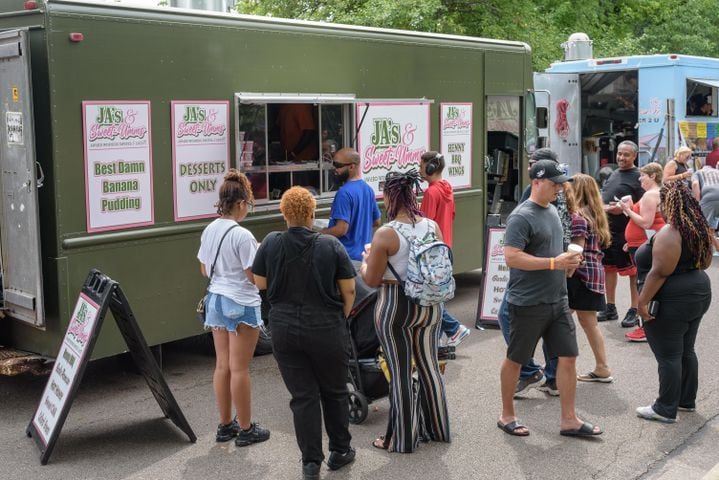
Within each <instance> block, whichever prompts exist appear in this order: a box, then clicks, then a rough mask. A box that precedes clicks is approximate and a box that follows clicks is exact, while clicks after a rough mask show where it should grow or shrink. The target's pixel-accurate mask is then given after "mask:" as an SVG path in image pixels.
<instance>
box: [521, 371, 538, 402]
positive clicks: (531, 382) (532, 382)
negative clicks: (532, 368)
mask: <svg viewBox="0 0 719 480" xmlns="http://www.w3.org/2000/svg"><path fill="white" fill-rule="evenodd" d="M543 379H544V372H543V371H541V370H537V371H536V372H534V375H532V376H531V377H528V378H525V379H521V380H519V381H518V382H517V387H516V388H515V389H514V398H517V397H521V396H522V395H524V394H525V393H527V392H528V391H530V390H531V389H533V388H536V387H538V386H539V383H540V382H541V381H542V380H543Z"/></svg>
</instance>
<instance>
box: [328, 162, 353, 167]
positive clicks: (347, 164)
mask: <svg viewBox="0 0 719 480" xmlns="http://www.w3.org/2000/svg"><path fill="white" fill-rule="evenodd" d="M350 165H352V163H342V162H332V166H333V167H335V168H344V167H348V166H350Z"/></svg>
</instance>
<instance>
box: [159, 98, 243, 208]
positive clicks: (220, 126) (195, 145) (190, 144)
mask: <svg viewBox="0 0 719 480" xmlns="http://www.w3.org/2000/svg"><path fill="white" fill-rule="evenodd" d="M229 126H230V102H228V101H203V102H183V101H173V102H172V164H173V178H174V182H173V189H174V193H175V221H182V220H194V219H198V218H206V217H216V216H217V208H216V207H215V204H216V203H217V198H218V192H219V188H220V185H222V179H223V177H224V175H225V174H226V173H227V170H228V169H229V168H230V136H229Z"/></svg>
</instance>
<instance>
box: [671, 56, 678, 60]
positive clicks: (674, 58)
mask: <svg viewBox="0 0 719 480" xmlns="http://www.w3.org/2000/svg"><path fill="white" fill-rule="evenodd" d="M677 58H679V55H669V59H670V60H676V59H677Z"/></svg>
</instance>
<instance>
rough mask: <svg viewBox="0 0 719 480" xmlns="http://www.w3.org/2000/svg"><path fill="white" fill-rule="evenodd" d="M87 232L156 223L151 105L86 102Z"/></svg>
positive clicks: (148, 103) (126, 102)
mask: <svg viewBox="0 0 719 480" xmlns="http://www.w3.org/2000/svg"><path fill="white" fill-rule="evenodd" d="M82 120H83V137H84V147H85V148H84V150H85V202H86V207H87V231H88V232H99V231H103V230H117V229H122V228H130V227H139V226H143V225H151V224H153V223H154V208H153V195H152V139H151V131H150V102H148V101H122V102H113V101H86V102H82Z"/></svg>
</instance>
